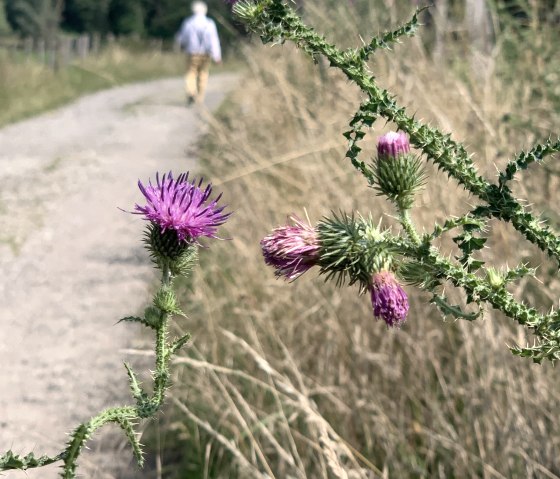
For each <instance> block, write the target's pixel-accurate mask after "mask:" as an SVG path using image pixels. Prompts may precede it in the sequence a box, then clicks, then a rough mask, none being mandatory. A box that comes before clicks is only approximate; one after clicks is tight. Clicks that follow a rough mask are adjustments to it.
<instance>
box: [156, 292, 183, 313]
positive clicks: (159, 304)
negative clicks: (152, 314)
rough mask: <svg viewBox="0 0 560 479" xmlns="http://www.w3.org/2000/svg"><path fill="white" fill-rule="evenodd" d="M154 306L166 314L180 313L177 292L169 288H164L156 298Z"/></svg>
mask: <svg viewBox="0 0 560 479" xmlns="http://www.w3.org/2000/svg"><path fill="white" fill-rule="evenodd" d="M154 306H155V307H156V308H158V309H160V310H161V311H164V312H166V313H175V312H177V311H179V305H178V304H177V296H176V295H175V291H173V289H172V288H170V287H169V286H162V287H161V289H160V290H159V291H158V292H157V293H156V294H155V296H154Z"/></svg>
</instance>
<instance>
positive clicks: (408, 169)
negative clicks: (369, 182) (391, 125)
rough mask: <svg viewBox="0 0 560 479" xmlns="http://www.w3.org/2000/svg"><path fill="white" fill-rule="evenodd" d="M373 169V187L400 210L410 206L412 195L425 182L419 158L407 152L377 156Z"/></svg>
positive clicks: (412, 200)
mask: <svg viewBox="0 0 560 479" xmlns="http://www.w3.org/2000/svg"><path fill="white" fill-rule="evenodd" d="M373 171H374V173H373V178H374V180H375V183H374V188H375V189H376V190H377V191H378V192H379V194H381V195H385V196H386V197H387V198H389V199H390V200H391V201H393V202H394V203H395V204H396V205H397V206H398V207H399V208H400V209H401V210H408V209H410V208H411V207H412V205H413V204H414V195H415V194H416V193H417V192H418V190H419V189H420V188H422V186H423V185H424V184H425V182H426V177H425V175H424V172H423V167H422V163H421V161H420V159H419V158H415V157H413V156H412V155H409V154H407V155H398V156H397V157H395V158H383V157H381V158H378V159H377V161H376V162H375V165H374V166H373Z"/></svg>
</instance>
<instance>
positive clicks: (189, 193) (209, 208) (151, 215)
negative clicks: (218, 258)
mask: <svg viewBox="0 0 560 479" xmlns="http://www.w3.org/2000/svg"><path fill="white" fill-rule="evenodd" d="M188 180H189V174H188V173H182V174H180V175H179V176H178V177H177V179H175V178H173V174H172V173H171V172H169V173H165V174H164V175H163V176H162V177H161V178H160V176H159V173H156V184H155V185H152V182H151V181H149V183H148V185H143V184H142V183H141V182H140V181H138V187H139V188H140V191H141V192H142V194H143V195H144V196H145V197H146V200H147V204H146V206H140V205H136V206H135V210H136V211H135V212H136V213H137V214H141V215H144V219H146V220H148V221H151V222H152V223H154V224H156V225H158V226H159V227H160V228H161V231H162V232H165V231H167V230H175V232H176V233H177V237H178V239H179V241H185V242H196V241H197V238H199V237H200V236H207V237H210V238H217V236H216V231H217V229H218V226H220V225H222V224H223V223H224V222H225V221H226V220H227V219H228V218H229V216H230V214H231V213H223V210H224V208H225V206H218V201H219V200H220V198H221V197H222V195H221V194H220V195H219V196H218V197H217V198H216V199H214V200H210V199H209V198H210V195H211V194H212V185H208V186H207V187H206V188H204V189H202V188H201V187H202V179H201V180H200V181H198V184H197V181H196V179H193V180H192V181H190V182H189V181H188Z"/></svg>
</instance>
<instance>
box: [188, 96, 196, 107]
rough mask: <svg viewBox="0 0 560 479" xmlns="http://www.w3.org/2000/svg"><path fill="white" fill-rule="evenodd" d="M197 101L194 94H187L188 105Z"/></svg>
mask: <svg viewBox="0 0 560 479" xmlns="http://www.w3.org/2000/svg"><path fill="white" fill-rule="evenodd" d="M194 102H195V98H194V96H192V95H188V96H187V106H191V105H192V104H193V103H194Z"/></svg>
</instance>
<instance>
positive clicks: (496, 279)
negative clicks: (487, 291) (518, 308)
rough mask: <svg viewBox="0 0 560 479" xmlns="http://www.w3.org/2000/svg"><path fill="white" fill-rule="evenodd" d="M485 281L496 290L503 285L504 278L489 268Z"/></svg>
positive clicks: (495, 270)
mask: <svg viewBox="0 0 560 479" xmlns="http://www.w3.org/2000/svg"><path fill="white" fill-rule="evenodd" d="M486 280H487V281H488V283H489V284H490V286H491V287H492V288H494V289H498V288H500V287H502V286H503V285H504V276H503V275H502V274H501V273H500V272H499V271H498V270H497V269H496V268H492V267H489V268H488V269H487V270H486Z"/></svg>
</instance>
